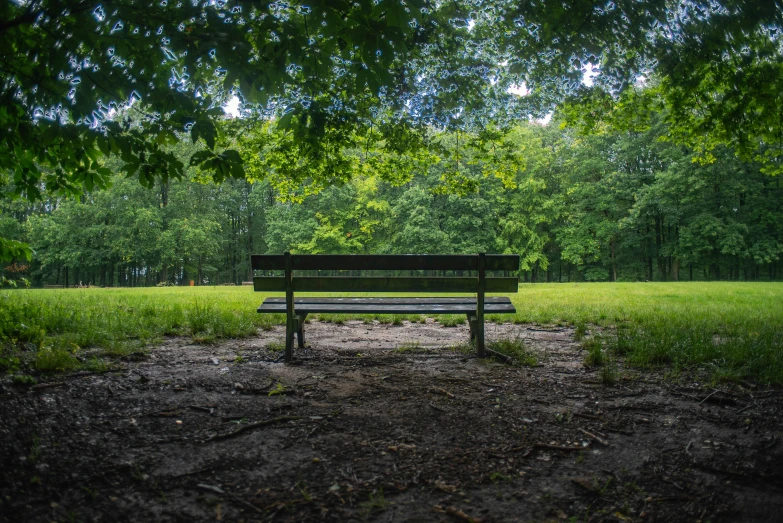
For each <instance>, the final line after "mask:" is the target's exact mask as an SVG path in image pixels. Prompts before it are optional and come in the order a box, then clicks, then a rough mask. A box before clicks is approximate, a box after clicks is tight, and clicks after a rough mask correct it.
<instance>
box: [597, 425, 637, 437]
mask: <svg viewBox="0 0 783 523" xmlns="http://www.w3.org/2000/svg"><path fill="white" fill-rule="evenodd" d="M604 430H605V431H606V432H616V433H618V434H625V435H626V436H633V435H634V433H633V432H632V431H630V430H623V429H615V428H612V427H604Z"/></svg>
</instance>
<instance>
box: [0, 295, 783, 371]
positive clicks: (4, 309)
mask: <svg viewBox="0 0 783 523" xmlns="http://www.w3.org/2000/svg"><path fill="white" fill-rule="evenodd" d="M343 295H344V294H343ZM277 296H280V294H277ZM509 296H510V297H511V299H512V301H513V302H514V304H515V306H516V308H517V311H518V312H517V314H516V315H489V316H487V320H488V321H499V322H505V321H511V322H514V323H539V324H559V325H574V326H576V327H577V330H578V332H577V335H578V337H583V336H584V335H585V332H587V331H590V332H592V330H593V327H599V328H600V330H601V331H602V333H603V334H602V339H603V340H604V345H605V349H606V350H610V351H612V352H613V353H614V354H616V355H620V356H623V357H625V359H626V363H627V364H630V365H633V366H636V367H640V368H649V367H653V366H658V365H673V366H676V367H687V366H703V367H705V368H710V369H713V370H714V373H715V374H716V375H719V376H721V377H724V378H744V379H754V380H757V381H759V382H763V383H783V347H782V346H783V284H780V283H727V282H716V283H704V282H699V283H684V282H683V283H614V284H612V283H591V284H587V283H579V284H535V285H530V284H523V285H521V286H520V288H519V293H518V294H511V295H509ZM264 297H265V295H263V294H261V293H254V292H253V291H252V288H250V287H173V288H172V287H169V288H136V289H67V290H10V291H4V292H0V343H2V352H1V353H0V371H3V372H15V371H16V370H17V369H20V368H22V367H26V368H29V369H33V370H40V371H44V370H46V371H56V370H69V369H73V368H76V367H78V366H79V365H80V359H79V354H80V351H82V350H83V349H91V352H90V357H91V358H92V357H94V356H99V357H108V358H122V357H124V356H126V355H128V354H133V353H136V352H137V351H139V350H141V349H143V348H145V347H149V346H152V345H154V344H156V343H159V342H160V340H161V339H162V338H163V337H164V336H189V337H191V338H192V339H194V340H195V341H201V342H205V343H206V342H212V341H218V340H224V339H230V338H243V337H249V336H253V335H255V334H256V333H257V332H258V330H259V329H269V328H271V327H272V326H273V325H278V324H281V323H283V321H284V317H283V315H281V314H258V313H257V312H256V308H257V307H258V305H259V304H260V303H261V301H263V299H264ZM316 317H317V316H316ZM436 318H438V317H436ZM321 319H322V320H323V321H329V322H334V323H344V322H345V321H348V320H353V319H358V320H364V321H366V322H371V321H381V322H384V323H387V322H388V323H392V322H396V323H400V322H401V321H402V320H408V321H414V322H415V321H422V319H423V317H421V316H418V315H411V316H387V315H366V316H360V315H344V314H341V315H322V318H321ZM438 319H439V320H440V321H441V323H442V324H444V325H446V324H448V325H451V324H459V323H462V317H461V316H460V317H456V316H454V317H451V316H443V317H440V318H438ZM81 359H82V360H85V361H86V358H81ZM91 361H92V360H91ZM81 365H82V366H83V365H84V364H83V363H81ZM91 365H93V366H95V363H94V362H93V363H92V364H91Z"/></svg>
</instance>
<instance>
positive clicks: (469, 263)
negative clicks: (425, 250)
mask: <svg viewBox="0 0 783 523" xmlns="http://www.w3.org/2000/svg"><path fill="white" fill-rule="evenodd" d="M251 263H252V267H253V271H284V274H283V276H254V277H253V287H254V289H255V290H256V291H264V292H285V291H289V292H290V291H293V292H460V293H465V292H480V293H482V294H483V293H484V292H504V293H505V292H517V288H518V280H517V278H516V277H495V276H489V277H488V276H487V274H486V273H487V271H518V270H519V256H518V255H516V254H477V255H467V254H394V255H385V254H290V253H285V254H263V255H262V254H256V255H253V256H252V257H251ZM293 271H413V272H415V271H453V272H455V273H460V274H461V273H464V272H466V271H467V272H468V273H469V275H467V276H466V275H461V276H460V275H455V276H410V275H408V276H361V277H357V276H346V275H339V276H320V275H318V276H295V275H294V274H293ZM470 273H472V274H470Z"/></svg>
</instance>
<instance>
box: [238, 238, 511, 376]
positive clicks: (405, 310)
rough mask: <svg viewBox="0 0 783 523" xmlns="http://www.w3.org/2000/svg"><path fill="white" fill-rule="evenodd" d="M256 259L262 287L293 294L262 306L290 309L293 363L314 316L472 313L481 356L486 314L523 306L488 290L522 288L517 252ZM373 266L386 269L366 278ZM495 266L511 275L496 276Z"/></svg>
mask: <svg viewBox="0 0 783 523" xmlns="http://www.w3.org/2000/svg"><path fill="white" fill-rule="evenodd" d="M251 263H252V268H253V271H254V277H253V286H254V290H256V291H259V292H285V298H266V299H265V300H264V302H263V303H262V304H261V306H260V307H258V312H260V313H278V314H280V313H282V314H285V315H286V330H285V332H286V336H285V361H291V359H292V357H293V345H294V334H295V333H296V337H297V341H298V345H299V348H303V347H304V322H305V318H306V317H307V315H308V314H317V313H332V314H334V313H337V314H466V315H467V317H468V325H469V327H470V337H471V340H472V341H473V340H475V343H476V351H477V354H478V356H479V357H484V356H485V354H486V352H485V351H486V349H485V346H484V314H485V313H491V314H513V313H515V312H516V309H515V308H514V306H513V305H512V304H511V300H510V299H508V298H506V297H492V298H489V297H485V294H486V293H490V292H491V293H509V292H517V288H518V281H517V278H516V276H509V275H508V273H509V272H511V271H517V270H519V256H517V255H505V254H503V255H499V254H477V255H451V254H422V255H414V254H402V255H375V254H372V255H363V254H356V255H341V254H290V253H285V254H273V255H269V254H264V255H253V256H252V257H251ZM365 271H384V272H386V274H385V275H381V276H378V275H372V276H366V275H363V274H362V272H365ZM488 271H493V272H503V273H505V275H504V276H495V275H488V274H487V272H488ZM270 273H271V274H270ZM255 274H258V275H255ZM390 274H391V275H390ZM435 274H439V275H437V276H436V275H435ZM299 292H337V293H376V292H383V293H433V294H435V293H475V297H467V298H443V297H427V298H388V297H377V298H365V297H356V298H294V293H299Z"/></svg>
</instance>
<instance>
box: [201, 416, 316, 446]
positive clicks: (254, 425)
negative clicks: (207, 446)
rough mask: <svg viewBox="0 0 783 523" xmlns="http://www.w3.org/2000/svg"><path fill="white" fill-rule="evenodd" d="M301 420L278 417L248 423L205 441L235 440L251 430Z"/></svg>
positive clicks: (290, 417) (293, 417) (294, 417)
mask: <svg viewBox="0 0 783 523" xmlns="http://www.w3.org/2000/svg"><path fill="white" fill-rule="evenodd" d="M298 419H301V416H278V417H277V418H272V419H267V420H263V421H256V422H255V423H248V424H247V425H242V426H241V427H239V428H238V429H236V430H233V431H231V432H225V433H223V434H215V435H214V436H212V437H210V438H207V439H206V440H205V443H206V442H210V441H217V440H222V439H228V438H233V437H234V436H237V435H239V434H241V433H243V432H247V431H249V430H253V429H258V428H261V427H266V426H268V425H274V424H275V423H282V422H284V421H294V420H298Z"/></svg>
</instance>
